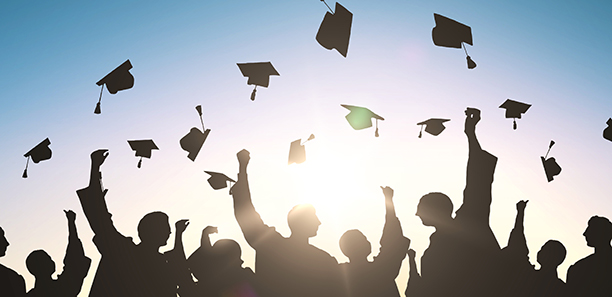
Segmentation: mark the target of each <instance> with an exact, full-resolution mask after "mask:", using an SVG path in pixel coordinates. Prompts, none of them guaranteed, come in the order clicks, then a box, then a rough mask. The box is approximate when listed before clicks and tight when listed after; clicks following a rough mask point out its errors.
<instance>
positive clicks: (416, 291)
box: [405, 249, 421, 297]
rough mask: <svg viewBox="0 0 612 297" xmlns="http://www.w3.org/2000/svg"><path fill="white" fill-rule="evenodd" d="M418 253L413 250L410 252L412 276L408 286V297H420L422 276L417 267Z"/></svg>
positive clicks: (409, 260) (409, 259)
mask: <svg viewBox="0 0 612 297" xmlns="http://www.w3.org/2000/svg"><path fill="white" fill-rule="evenodd" d="M415 258H416V252H415V251H414V250H413V249H409V250H408V262H409V264H410V275H409V276H408V285H406V292H405V294H406V297H417V296H420V295H421V293H420V288H419V286H420V283H421V275H420V274H419V271H418V269H417V265H416V260H415Z"/></svg>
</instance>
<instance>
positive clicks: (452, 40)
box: [431, 13, 476, 69]
mask: <svg viewBox="0 0 612 297" xmlns="http://www.w3.org/2000/svg"><path fill="white" fill-rule="evenodd" d="M434 21H435V22H436V26H435V27H434V28H433V30H432V31H431V36H432V38H433V42H434V44H435V45H437V46H443V47H452V48H462V47H463V50H464V51H465V56H466V59H467V65H468V69H474V68H476V63H475V62H474V61H473V60H472V58H470V56H469V55H468V53H467V49H465V45H464V43H467V44H469V45H473V44H472V29H471V28H470V27H469V26H466V25H464V24H462V23H459V22H457V21H455V20H452V19H449V18H447V17H445V16H442V15H439V14H437V13H434Z"/></svg>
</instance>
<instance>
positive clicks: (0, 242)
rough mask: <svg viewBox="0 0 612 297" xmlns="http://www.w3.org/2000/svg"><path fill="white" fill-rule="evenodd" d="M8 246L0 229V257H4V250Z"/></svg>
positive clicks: (2, 230)
mask: <svg viewBox="0 0 612 297" xmlns="http://www.w3.org/2000/svg"><path fill="white" fill-rule="evenodd" d="M8 246H9V242H8V240H6V237H5V236H4V229H2V227H0V257H4V255H6V248H7V247H8Z"/></svg>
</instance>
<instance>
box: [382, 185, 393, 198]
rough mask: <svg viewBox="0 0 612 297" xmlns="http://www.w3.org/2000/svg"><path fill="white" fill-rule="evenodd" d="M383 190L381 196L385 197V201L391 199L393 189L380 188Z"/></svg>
mask: <svg viewBox="0 0 612 297" xmlns="http://www.w3.org/2000/svg"><path fill="white" fill-rule="evenodd" d="M380 188H381V189H382V190H383V194H384V195H385V199H391V198H393V189H391V188H390V187H382V186H381V187H380Z"/></svg>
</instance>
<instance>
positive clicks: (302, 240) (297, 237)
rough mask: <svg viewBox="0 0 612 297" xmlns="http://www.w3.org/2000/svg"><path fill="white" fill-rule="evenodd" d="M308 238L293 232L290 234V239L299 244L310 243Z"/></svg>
mask: <svg viewBox="0 0 612 297" xmlns="http://www.w3.org/2000/svg"><path fill="white" fill-rule="evenodd" d="M308 239H309V238H308V236H303V235H296V234H295V233H291V236H289V240H291V241H292V242H295V243H299V244H309V243H308Z"/></svg>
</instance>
